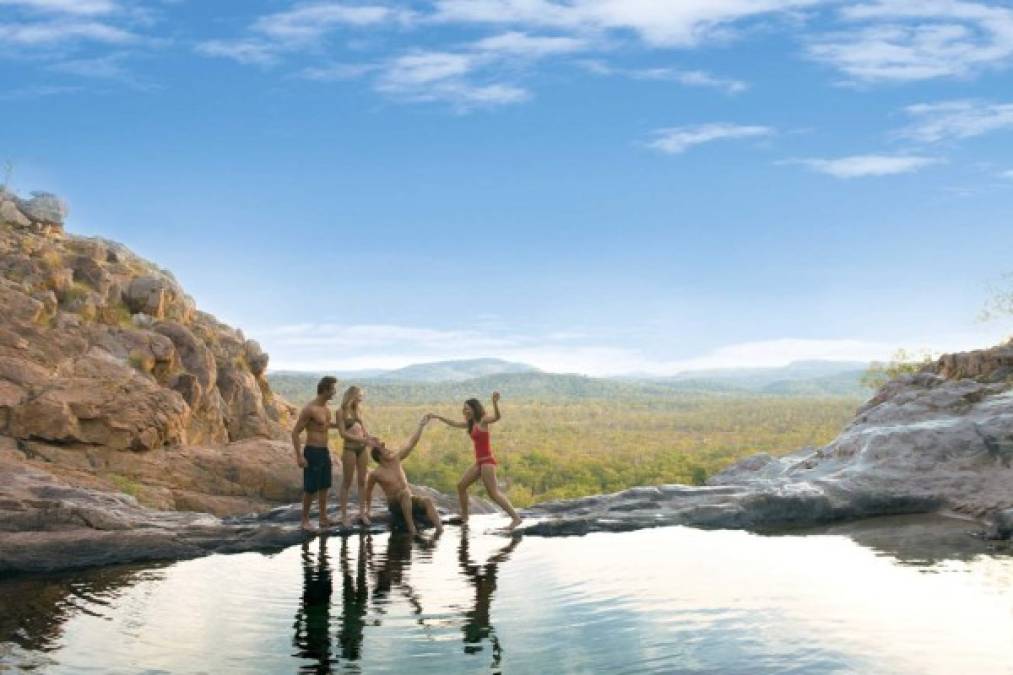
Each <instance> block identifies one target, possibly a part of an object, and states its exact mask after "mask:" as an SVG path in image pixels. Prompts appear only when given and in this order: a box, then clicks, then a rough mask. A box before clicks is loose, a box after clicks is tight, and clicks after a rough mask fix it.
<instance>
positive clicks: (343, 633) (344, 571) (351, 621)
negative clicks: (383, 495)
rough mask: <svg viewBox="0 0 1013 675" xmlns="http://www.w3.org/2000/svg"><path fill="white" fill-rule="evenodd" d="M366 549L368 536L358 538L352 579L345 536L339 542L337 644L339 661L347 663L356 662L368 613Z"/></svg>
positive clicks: (369, 543)
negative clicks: (357, 552)
mask: <svg viewBox="0 0 1013 675" xmlns="http://www.w3.org/2000/svg"><path fill="white" fill-rule="evenodd" d="M367 547H372V541H371V540H370V538H369V537H366V536H360V537H359V554H358V557H357V560H356V563H355V576H354V577H353V576H352V566H351V565H350V564H349V562H348V537H345V538H343V539H342V540H341V623H340V626H339V628H338V643H339V644H340V645H341V658H343V659H345V660H347V661H357V660H358V659H359V657H360V655H361V650H362V631H363V629H364V628H365V627H366V612H367V611H368V610H369V606H368V601H369V587H368V584H367V580H366V555H367Z"/></svg>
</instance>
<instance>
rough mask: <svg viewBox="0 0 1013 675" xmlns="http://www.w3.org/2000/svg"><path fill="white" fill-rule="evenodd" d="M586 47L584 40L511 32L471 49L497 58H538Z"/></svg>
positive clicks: (491, 37)
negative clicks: (488, 53)
mask: <svg viewBox="0 0 1013 675" xmlns="http://www.w3.org/2000/svg"><path fill="white" fill-rule="evenodd" d="M587 46H588V45H587V43H586V42H585V41H584V40H580V39H577V38H572V37H552V36H541V35H528V34H527V33H520V32H517V31H513V32H509V33H501V34H499V35H492V36H490V37H487V38H483V39H481V40H478V41H477V42H473V43H472V44H471V49H472V50H474V51H477V52H490V53H493V54H497V55H499V56H507V55H512V56H517V57H524V58H538V57H542V56H548V55H550V54H569V53H572V52H577V51H581V50H584V49H587Z"/></svg>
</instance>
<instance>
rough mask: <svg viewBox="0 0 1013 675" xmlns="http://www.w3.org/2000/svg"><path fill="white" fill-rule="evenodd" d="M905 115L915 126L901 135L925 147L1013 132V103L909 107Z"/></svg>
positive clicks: (971, 102) (966, 102)
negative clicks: (989, 134) (928, 144)
mask: <svg viewBox="0 0 1013 675" xmlns="http://www.w3.org/2000/svg"><path fill="white" fill-rule="evenodd" d="M905 111H906V112H907V114H908V115H910V116H911V117H912V118H913V119H914V123H913V124H912V125H911V126H909V127H908V128H906V129H904V130H902V131H901V132H900V135H901V136H903V137H905V138H910V139H914V140H917V141H921V142H924V143H936V142H938V141H943V140H950V139H957V140H959V139H964V138H972V137H974V136H981V135H983V134H987V133H989V132H992V131H999V130H1002V129H1013V103H987V102H982V101H943V102H941V103H922V104H918V105H912V106H908V107H907V108H905Z"/></svg>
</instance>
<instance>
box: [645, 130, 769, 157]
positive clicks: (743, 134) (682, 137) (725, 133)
mask: <svg viewBox="0 0 1013 675" xmlns="http://www.w3.org/2000/svg"><path fill="white" fill-rule="evenodd" d="M773 133H774V129H772V128H770V127H764V126H744V125H738V124H724V123H713V124H700V125H695V126H682V127H669V128H667V129H658V130H657V131H655V132H654V136H655V138H654V140H652V141H650V142H649V143H648V144H647V145H648V147H651V148H654V149H655V150H659V151H661V152H664V153H666V154H669V155H677V154H680V153H683V152H685V151H686V150H688V149H690V148H691V147H693V146H695V145H700V144H703V143H711V142H713V141H724V140H736V139H744V138H762V137H766V136H771V135H772V134H773Z"/></svg>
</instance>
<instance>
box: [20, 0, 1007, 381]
mask: <svg viewBox="0 0 1013 675" xmlns="http://www.w3.org/2000/svg"><path fill="white" fill-rule="evenodd" d="M0 39H2V40H3V43H4V44H5V49H4V52H3V56H2V58H0V78H2V83H3V86H2V88H0V105H2V110H3V121H4V124H3V125H2V126H0V159H3V160H8V161H10V162H11V164H12V165H13V167H14V170H13V174H12V177H11V182H12V184H13V185H14V187H15V188H17V189H18V190H21V191H24V192H27V191H29V190H35V189H45V190H51V191H54V192H57V193H59V194H61V195H62V196H64V197H65V198H66V199H67V200H68V201H69V203H70V205H71V218H70V221H69V229H70V230H72V231H74V232H78V233H85V234H100V235H102V236H106V237H109V238H112V239H117V240H120V241H123V242H124V243H126V244H128V245H129V246H131V247H132V248H134V249H135V250H137V251H138V252H140V253H141V254H143V255H146V256H147V257H149V258H152V259H154V260H156V261H157V262H159V263H160V264H162V265H164V266H165V267H168V268H170V269H172V270H173V271H174V272H175V273H176V275H177V276H178V277H179V278H180V280H181V281H182V282H183V284H184V285H185V287H186V288H187V289H188V291H189V292H190V293H192V294H193V295H194V297H195V298H196V299H197V301H198V304H199V305H200V306H201V308H203V309H205V310H207V311H211V312H213V313H215V314H217V315H218V316H219V317H220V318H222V319H223V320H226V321H228V322H230V323H232V324H235V325H238V326H240V327H243V328H244V329H245V330H246V332H247V334H248V335H250V336H252V337H256V338H257V339H259V340H260V341H261V342H262V343H263V344H264V346H265V348H266V349H267V350H268V351H269V352H270V353H271V354H272V365H273V367H275V368H298V369H311V370H319V369H351V368H368V367H396V366H400V365H405V364H407V363H411V362H417V361H422V360H438V359H445V358H461V357H478V356H499V357H503V358H510V359H516V360H523V361H527V362H530V363H533V364H535V365H537V366H540V367H542V368H545V369H548V370H557V371H575V372H584V373H590V374H616V373H624V372H633V371H637V372H652V373H671V372H676V371H679V370H684V369H687V368H699V367H718V366H733V365H776V364H779V363H785V362H788V361H790V360H793V359H800V358H835V359H856V358H858V359H865V358H884V357H886V356H889V354H890V353H892V351H893V350H894V349H895V348H897V347H906V348H908V349H922V348H924V349H931V350H936V351H938V350H952V349H959V348H971V347H976V346H984V345H987V344H989V343H991V342H994V341H996V340H998V339H1000V338H1001V337H1002V336H1004V335H1005V334H1007V333H1009V332H1010V324H1009V323H1006V324H1003V323H1002V322H992V323H981V322H979V321H978V320H977V316H978V314H979V311H980V309H981V307H982V305H983V304H984V302H985V300H986V298H987V297H988V293H989V286H990V285H994V284H998V283H1001V280H1002V275H1003V274H1004V273H1007V272H1010V271H1013V263H1011V257H1010V252H1011V248H1013V247H1011V244H1013V234H1011V232H1013V229H1011V226H1010V225H1011V216H1013V208H1011V204H1013V201H1011V200H1013V93H1011V92H1013V87H1011V86H1010V85H1011V77H1010V76H1011V69H1010V66H1011V65H1013V3H1009V2H991V3H986V2H972V1H966V2H962V1H952V0H933V1H928V0H922V1H919V2H912V1H908V0H891V1H890V2H876V1H873V0H870V1H869V2H848V3H844V2H821V1H818V0H721V1H717V0H682V1H676V0H672V1H670V2H662V1H660V0H656V1H651V0H622V1H620V0H568V1H566V2H563V1H560V0H468V1H464V0H431V1H427V2H411V3H408V2H404V3H396V2H390V3H382V2H372V1H371V0H363V1H362V2H360V3H355V2H290V1H288V0H261V1H254V0H244V1H242V2H239V1H221V2H198V1H197V0H174V1H170V0H162V1H157V0H148V1H146V2H145V1H141V0H0Z"/></svg>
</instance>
